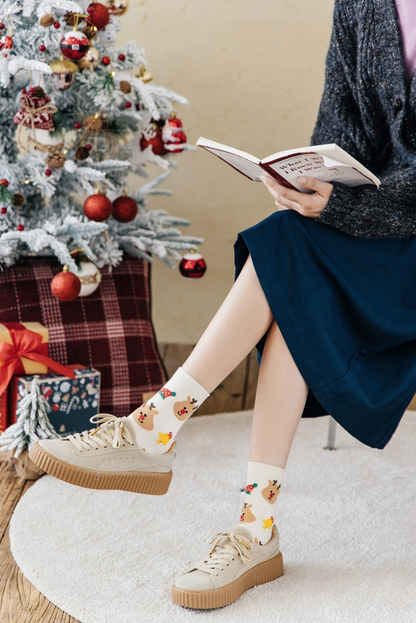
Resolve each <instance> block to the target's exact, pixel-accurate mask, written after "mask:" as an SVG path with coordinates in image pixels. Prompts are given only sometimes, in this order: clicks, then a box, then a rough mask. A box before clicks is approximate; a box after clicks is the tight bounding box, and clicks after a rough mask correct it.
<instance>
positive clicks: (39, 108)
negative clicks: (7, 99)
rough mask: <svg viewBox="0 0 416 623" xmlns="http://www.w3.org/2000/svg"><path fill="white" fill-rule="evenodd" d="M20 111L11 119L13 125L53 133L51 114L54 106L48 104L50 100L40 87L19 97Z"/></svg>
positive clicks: (54, 109)
mask: <svg viewBox="0 0 416 623" xmlns="http://www.w3.org/2000/svg"><path fill="white" fill-rule="evenodd" d="M19 101H20V109H19V111H18V112H17V113H16V114H15V116H14V118H13V123H15V124H16V125H18V126H25V127H27V128H32V129H39V130H48V131H49V132H50V131H53V130H54V129H55V127H54V125H53V121H52V113H54V112H57V111H58V109H57V108H56V106H53V105H51V104H49V102H50V101H51V98H50V97H48V96H47V95H46V94H45V91H44V90H43V89H42V88H41V87H35V88H34V89H33V90H30V91H29V93H22V95H21V96H20V100H19Z"/></svg>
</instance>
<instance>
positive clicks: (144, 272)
mask: <svg viewBox="0 0 416 623" xmlns="http://www.w3.org/2000/svg"><path fill="white" fill-rule="evenodd" d="M61 270H62V268H61V265H60V264H59V263H58V261H57V260H56V259H55V258H44V259H40V258H27V259H25V260H22V261H20V262H18V263H17V264H15V265H14V266H12V267H11V268H6V269H4V270H3V271H0V322H25V321H37V322H41V323H42V324H43V325H45V326H46V327H47V328H48V329H49V356H50V357H52V359H55V360H56V361H59V362H60V363H62V364H64V365H69V364H77V363H80V364H82V365H84V366H85V367H87V368H96V369H97V370H99V371H100V372H101V400H100V411H101V412H103V413H112V414H113V415H116V416H117V417H122V416H125V415H128V414H129V413H130V412H131V411H132V410H133V409H134V408H136V407H137V406H139V405H140V404H141V403H142V395H143V393H145V392H156V391H157V390H158V389H159V388H160V387H161V386H162V385H163V384H164V383H165V382H166V371H165V368H164V366H163V363H162V361H161V358H160V355H159V352H158V349H157V344H156V338H155V333H154V329H153V324H152V320H151V298H150V264H149V263H148V262H145V261H144V260H140V259H133V258H131V259H125V260H123V262H121V264H120V265H119V266H117V268H114V269H113V271H112V272H111V273H110V272H108V269H107V268H105V269H103V273H102V281H101V285H100V286H99V288H98V289H97V290H96V291H95V292H94V293H93V294H91V295H90V296H87V297H79V298H77V299H75V301H72V302H69V303H62V302H60V301H58V300H57V299H56V298H55V297H54V296H52V294H51V290H50V283H51V280H52V278H53V277H54V275H56V273H58V272H60V271H61Z"/></svg>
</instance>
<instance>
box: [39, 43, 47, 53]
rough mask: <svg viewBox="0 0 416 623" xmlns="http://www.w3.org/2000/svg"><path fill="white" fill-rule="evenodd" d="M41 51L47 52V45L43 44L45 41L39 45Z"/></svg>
mask: <svg viewBox="0 0 416 623" xmlns="http://www.w3.org/2000/svg"><path fill="white" fill-rule="evenodd" d="M39 52H46V45H43V43H41V44H40V46H39Z"/></svg>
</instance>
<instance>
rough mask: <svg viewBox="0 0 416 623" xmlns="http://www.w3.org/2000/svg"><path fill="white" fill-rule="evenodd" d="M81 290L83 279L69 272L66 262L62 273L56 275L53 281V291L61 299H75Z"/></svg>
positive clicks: (65, 300) (66, 300)
mask: <svg viewBox="0 0 416 623" xmlns="http://www.w3.org/2000/svg"><path fill="white" fill-rule="evenodd" d="M80 291H81V281H80V280H79V277H77V275H74V273H70V272H69V266H68V264H65V266H64V267H63V270H62V272H61V273H58V274H57V275H55V277H54V278H53V279H52V281H51V292H52V294H53V295H54V296H55V297H56V298H57V299H58V300H59V301H64V302H68V301H73V300H74V299H76V298H77V296H78V295H79V293H80Z"/></svg>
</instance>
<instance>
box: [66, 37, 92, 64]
mask: <svg viewBox="0 0 416 623" xmlns="http://www.w3.org/2000/svg"><path fill="white" fill-rule="evenodd" d="M89 48H90V44H89V41H88V39H87V37H86V36H85V35H84V34H83V33H82V32H79V31H78V30H71V31H70V32H67V33H66V35H65V37H64V38H63V39H62V41H61V52H62V54H63V55H64V56H66V58H69V60H70V61H78V60H79V59H80V58H83V57H84V56H85V55H86V53H87V52H88V50H89Z"/></svg>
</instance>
